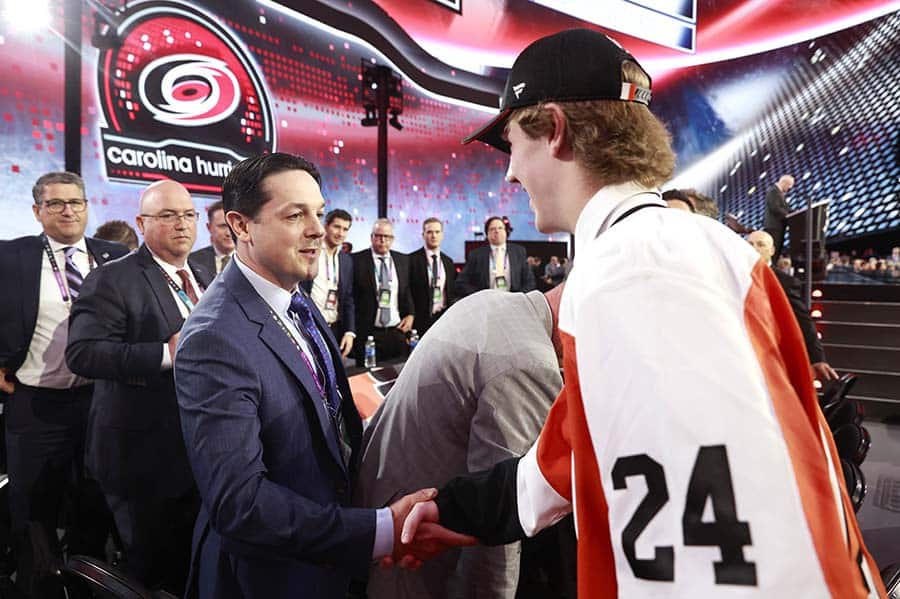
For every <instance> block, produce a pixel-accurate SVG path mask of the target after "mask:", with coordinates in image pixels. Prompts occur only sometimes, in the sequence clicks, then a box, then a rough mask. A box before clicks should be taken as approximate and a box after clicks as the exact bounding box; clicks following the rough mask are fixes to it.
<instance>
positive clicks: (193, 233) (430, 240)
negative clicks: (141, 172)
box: [0, 163, 558, 597]
mask: <svg viewBox="0 0 900 599" xmlns="http://www.w3.org/2000/svg"><path fill="white" fill-rule="evenodd" d="M296 166H297V165H295V164H293V163H291V164H290V165H289V167H290V168H288V167H285V168H286V169H287V170H289V171H290V170H291V168H294V167H296ZM300 166H304V165H303V164H301V165H300ZM275 170H278V169H277V168H276V169H275ZM300 170H301V172H306V171H304V170H303V169H300ZM251 191H252V190H251ZM33 196H34V197H33V200H34V203H33V210H34V214H35V217H36V218H37V220H38V222H39V223H40V225H41V227H42V232H41V233H40V234H39V235H33V236H27V237H22V238H19V239H15V240H10V241H2V242H0V249H2V251H0V274H2V277H3V279H4V281H9V280H18V281H20V284H18V285H15V286H10V293H7V294H4V296H3V300H2V310H3V314H4V316H5V318H4V323H5V326H4V327H3V335H2V346H0V365H2V376H0V384H2V391H3V393H4V396H5V402H4V407H5V429H4V432H5V450H6V451H5V453H6V461H7V464H8V467H7V470H8V473H9V481H10V485H9V511H10V517H11V525H12V526H11V530H12V537H11V539H10V545H11V548H12V550H13V552H12V555H14V556H15V560H16V571H17V587H18V589H19V590H20V591H21V592H22V593H23V594H24V595H25V596H34V597H43V596H48V597H50V596H54V594H58V593H59V591H60V583H59V581H58V580H57V579H55V578H54V577H52V576H49V575H48V573H50V572H52V571H53V570H54V568H53V559H54V556H56V557H58V556H59V555H61V552H62V550H63V548H65V550H66V552H67V553H68V554H85V555H89V556H95V557H97V558H106V557H108V549H109V547H107V539H108V537H109V536H110V535H113V537H112V538H113V539H114V541H115V542H114V546H115V547H116V548H117V550H118V554H119V555H120V556H121V560H120V562H121V565H122V567H123V568H125V569H126V570H127V572H128V573H129V574H131V575H133V576H134V577H135V578H136V579H137V580H139V581H141V582H143V583H144V584H146V585H147V586H148V587H150V588H164V589H169V590H170V591H172V592H175V593H179V594H180V593H181V591H183V590H184V585H185V581H186V579H187V575H188V567H189V565H190V563H191V561H190V547H191V535H192V531H193V529H194V523H195V521H196V520H197V517H198V514H201V494H200V493H199V492H198V487H197V480H196V478H195V476H196V475H195V474H194V473H192V470H191V466H190V464H189V455H188V453H187V452H186V451H185V444H184V442H183V431H182V425H183V424H184V422H183V420H182V419H183V416H181V415H180V414H179V408H178V403H177V393H176V379H175V367H174V365H175V354H176V351H177V348H178V345H179V341H180V337H181V335H182V329H183V327H184V324H185V321H186V319H187V318H188V316H190V315H191V314H192V313H193V312H194V311H195V308H196V307H197V306H198V303H199V301H200V298H202V297H204V296H205V295H207V293H212V290H213V289H215V288H214V287H211V284H212V282H213V280H214V279H216V278H218V277H220V276H221V275H222V273H225V272H227V271H228V265H229V263H230V262H231V261H232V259H233V258H234V257H235V255H236V253H235V250H236V247H237V246H238V245H239V244H240V243H241V242H240V238H239V236H237V235H233V234H232V231H233V230H234V226H233V224H232V223H229V222H227V220H226V207H225V204H224V203H223V201H217V202H214V203H212V204H210V205H209V206H208V207H207V208H206V216H207V219H206V220H207V224H206V227H207V231H208V233H209V239H210V244H209V245H208V246H206V247H203V248H202V249H199V250H196V251H192V248H193V246H194V245H195V241H196V238H197V228H198V227H197V223H198V221H199V220H200V214H199V212H198V210H197V207H196V206H195V203H194V200H193V198H192V197H191V195H190V193H189V192H188V190H187V189H186V188H185V187H184V186H182V185H181V184H179V183H177V182H175V181H170V180H166V181H159V182H156V183H153V184H151V185H149V186H148V187H147V188H146V189H144V190H143V192H142V194H141V196H140V199H139V203H138V214H137V215H136V217H135V224H136V225H137V228H138V229H139V231H140V233H141V236H142V238H143V242H142V243H140V244H139V242H138V236H137V233H136V231H135V230H134V229H133V228H132V227H131V226H130V225H129V224H128V223H127V222H125V221H109V222H107V223H104V224H102V225H101V226H99V227H97V234H96V235H95V236H94V237H88V236H86V235H85V231H86V229H87V224H88V214H89V206H88V202H87V199H86V193H85V187H84V182H83V180H82V179H81V178H80V177H79V176H78V175H76V174H74V173H68V172H51V173H47V174H45V175H43V176H42V177H40V178H39V179H38V180H37V181H36V183H35V185H34V190H33ZM313 214H314V215H315V218H316V219H318V218H319V217H320V216H321V215H320V214H318V213H316V212H315V210H313ZM352 225H353V217H352V216H351V215H350V214H349V213H348V212H347V211H345V210H342V209H333V210H331V211H329V212H328V213H327V214H326V215H324V220H323V232H322V235H321V239H320V240H319V238H316V244H315V245H316V246H317V249H318V248H320V251H318V253H317V254H316V257H315V261H316V268H315V269H310V272H315V273H316V274H315V276H313V277H311V278H305V277H304V278H302V279H300V280H299V281H298V283H299V288H300V289H302V290H303V291H304V292H305V294H306V297H307V298H308V299H309V302H310V305H312V306H314V307H315V313H316V314H317V317H320V318H321V319H322V321H323V322H324V324H325V325H326V326H327V328H328V329H329V330H330V332H331V334H332V335H333V337H334V339H335V341H336V343H337V349H338V354H339V359H338V360H337V363H342V362H343V363H345V364H348V365H349V364H350V362H344V360H342V359H347V358H351V359H355V360H356V361H357V363H358V364H359V365H362V364H363V362H364V357H363V348H364V345H365V342H366V340H367V339H368V338H369V337H370V336H371V337H372V338H373V339H374V341H375V344H376V348H377V354H378V356H379V360H380V361H384V360H392V359H401V360H402V359H403V358H405V357H406V356H407V355H408V354H409V351H410V348H409V343H408V339H409V335H410V334H411V333H412V332H413V331H416V332H417V334H418V335H419V336H420V337H422V338H423V339H424V338H425V334H426V332H428V331H429V329H431V328H432V327H433V325H435V324H436V323H437V322H438V320H439V319H440V318H441V317H442V316H443V315H444V314H445V313H446V312H447V311H448V309H449V308H450V306H452V305H453V304H454V303H456V302H457V301H458V300H461V299H462V298H464V297H466V296H469V295H473V294H477V292H478V291H480V290H485V289H493V290H496V291H506V292H526V293H527V292H530V291H532V290H534V289H535V287H536V280H538V279H537V277H535V275H534V273H533V270H532V268H531V266H530V260H526V256H525V250H524V249H523V248H522V247H521V246H518V245H516V244H513V243H508V242H507V233H508V231H507V227H508V224H507V223H505V222H504V220H503V219H501V218H499V217H491V218H489V219H488V220H487V222H486V223H485V235H486V238H487V241H488V244H487V245H485V246H484V247H482V248H478V249H476V250H474V251H472V252H471V254H470V256H469V258H468V260H467V261H466V263H465V266H464V267H463V268H462V270H461V272H457V267H456V265H455V264H454V261H453V260H452V258H451V257H450V256H449V255H447V253H446V252H444V251H442V249H441V243H442V241H443V223H442V222H441V221H440V220H439V219H437V218H428V219H426V220H425V221H424V223H423V225H422V247H420V248H419V249H418V250H416V251H414V252H411V253H410V254H404V253H400V252H397V251H394V250H393V249H392V246H393V242H394V231H393V224H392V223H391V221H390V220H388V219H378V220H377V221H375V222H374V224H373V226H372V231H371V235H370V240H371V246H370V247H369V248H366V249H364V250H361V251H357V252H355V253H352V254H351V253H348V252H347V251H346V250H347V247H346V237H347V233H348V231H349V230H350V227H351V226H352ZM251 228H252V226H251ZM101 237H102V239H101ZM257 243H260V242H257ZM268 243H272V242H271V241H269V242H268ZM557 262H558V260H557ZM106 263H110V264H106ZM101 266H104V268H100V267H101ZM276 267H277V265H276ZM270 268H275V267H272V266H270ZM551 275H552V278H553V279H554V280H556V271H553V273H548V276H547V277H542V278H546V279H547V280H548V281H549V280H550V278H551ZM225 280H227V278H223V281H225ZM506 295H508V294H506ZM516 295H518V294H516ZM207 301H208V302H209V301H212V300H207ZM532 301H536V300H532ZM540 301H541V302H543V300H542V299H541V300H540ZM7 323H8V326H6V324H7ZM548 340H549V338H548ZM547 346H548V347H550V346H549V343H548V344H547ZM550 349H551V350H552V347H551V348H550ZM247 351H248V350H247V348H246V347H244V348H242V352H243V353H242V355H247V356H252V355H255V353H247ZM551 353H552V351H551ZM181 355H182V354H179V356H181ZM183 355H189V354H187V353H185V354H183ZM526 355H527V352H526ZM186 362H187V360H186V359H185V363H186ZM208 368H209V366H207V367H205V369H208ZM313 386H314V385H313ZM341 395H343V396H349V395H350V394H349V392H348V391H347V392H342V393H341ZM551 400H552V394H550V393H547V394H544V395H543V400H542V401H545V402H549V401H551ZM347 422H353V418H348V419H347ZM351 432H352V430H351ZM535 432H536V429H535ZM358 433H359V431H356V433H354V434H355V435H356V436H357V437H358ZM358 442H359V440H358V439H356V443H355V445H354V444H353V443H350V445H353V446H357V445H358ZM73 473H74V474H73ZM61 514H64V516H63V518H62V519H60V515H61ZM207 516H208V514H207ZM58 529H65V533H66V534H65V536H64V538H63V539H62V541H61V540H60V538H59V537H58V535H57V534H56V532H57V530H58Z"/></svg>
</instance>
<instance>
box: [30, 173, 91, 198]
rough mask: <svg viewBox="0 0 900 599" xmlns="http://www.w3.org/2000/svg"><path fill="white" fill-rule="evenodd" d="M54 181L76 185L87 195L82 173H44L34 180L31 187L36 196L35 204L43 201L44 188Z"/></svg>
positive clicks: (33, 195) (32, 194)
mask: <svg viewBox="0 0 900 599" xmlns="http://www.w3.org/2000/svg"><path fill="white" fill-rule="evenodd" d="M54 183H61V184H63V185H75V186H77V187H78V189H80V190H81V195H85V193H84V179H82V178H81V176H80V175H78V174H76V173H70V172H69V171H58V172H52V173H44V174H43V175H41V176H40V177H38V180H37V181H35V182H34V187H32V188H31V197H33V198H34V203H35V204H40V203H41V196H42V195H43V194H44V188H45V187H47V186H48V185H53V184H54Z"/></svg>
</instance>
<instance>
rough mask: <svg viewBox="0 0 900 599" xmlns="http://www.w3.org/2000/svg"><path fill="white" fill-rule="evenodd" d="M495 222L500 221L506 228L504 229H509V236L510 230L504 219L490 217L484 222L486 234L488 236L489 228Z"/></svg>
mask: <svg viewBox="0 0 900 599" xmlns="http://www.w3.org/2000/svg"><path fill="white" fill-rule="evenodd" d="M495 220H499V221H500V223H501V224H502V225H503V228H504V229H507V231H506V232H507V234H508V233H509V229H508V228H507V226H506V223H505V222H504V221H503V219H502V218H500V217H499V216H489V217H487V220H486V221H484V234H485V235H487V233H488V227H490V226H491V223H492V222H494V221H495Z"/></svg>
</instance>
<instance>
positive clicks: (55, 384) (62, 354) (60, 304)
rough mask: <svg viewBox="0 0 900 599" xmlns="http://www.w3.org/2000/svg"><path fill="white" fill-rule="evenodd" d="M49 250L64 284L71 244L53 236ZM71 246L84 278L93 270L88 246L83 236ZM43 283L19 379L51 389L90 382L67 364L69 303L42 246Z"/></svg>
mask: <svg viewBox="0 0 900 599" xmlns="http://www.w3.org/2000/svg"><path fill="white" fill-rule="evenodd" d="M47 240H48V241H49V242H50V249H51V250H52V251H53V257H54V258H56V264H57V266H59V270H60V274H61V275H62V280H63V285H68V281H67V280H66V272H65V271H66V254H65V248H67V247H70V246H68V245H65V244H62V243H59V242H58V241H55V240H54V239H53V238H51V237H49V236H48V237H47ZM71 247H75V248H77V249H78V251H77V252H75V254H74V255H73V256H72V261H73V262H75V266H76V267H78V270H79V272H81V276H82V277H86V276H87V275H88V273H89V272H90V271H91V261H90V260H89V259H88V253H87V245H86V244H85V242H84V237H82V238H81V239H80V240H79V241H78V242H77V243H74V244H72V246H71ZM41 255H42V256H43V258H42V260H41V286H40V297H39V299H38V314H37V321H36V322H35V325H34V334H33V335H32V337H31V343H29V345H28V353H27V354H26V356H25V361H24V362H22V365H21V366H20V367H19V369H18V370H17V371H16V378H17V379H19V381H21V382H22V384H24V385H29V386H31V387H47V388H50V389H70V388H72V387H77V386H79V385H84V384H86V383H88V382H90V381H89V380H88V379H86V378H84V377H80V376H78V375H76V374H73V373H72V371H71V370H69V367H68V366H66V344H67V343H68V341H69V306H70V304H69V302H65V301H63V298H62V293H61V292H60V289H59V285H58V284H57V282H56V277H55V276H54V275H53V267H52V266H50V259H49V258H48V257H47V252H46V251H44V249H43V248H42V249H41Z"/></svg>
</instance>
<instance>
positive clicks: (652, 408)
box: [403, 29, 884, 599]
mask: <svg viewBox="0 0 900 599" xmlns="http://www.w3.org/2000/svg"><path fill="white" fill-rule="evenodd" d="M649 101H650V77H649V76H648V75H647V74H646V72H645V71H644V70H643V69H642V68H641V67H640V65H639V64H638V63H637V61H636V60H635V59H634V58H633V57H632V56H631V55H630V54H628V53H627V52H625V51H624V50H623V49H622V48H621V47H620V46H619V45H618V44H617V43H615V42H613V41H612V40H610V39H609V38H607V37H606V36H604V35H602V34H600V33H597V32H594V31H589V30H584V29H581V30H570V31H564V32H561V33H558V34H555V35H551V36H549V37H546V38H542V39H540V40H538V41H536V42H534V43H533V44H532V45H530V46H529V47H528V48H526V49H525V50H524V51H523V52H522V54H520V55H519V57H518V58H517V60H516V62H515V64H514V65H513V67H512V70H511V71H510V75H509V78H508V80H507V83H506V88H505V91H504V94H503V98H502V100H501V110H500V114H499V115H498V116H497V117H496V118H494V119H493V120H492V121H491V122H490V123H488V124H487V125H486V126H485V127H483V128H482V129H481V130H479V131H477V132H476V133H475V134H473V135H472V136H471V137H470V138H468V139H467V140H466V141H471V140H473V139H478V140H480V141H483V142H485V143H488V144H490V145H492V146H494V147H495V148H498V149H500V150H501V151H505V152H509V153H510V161H509V170H508V172H507V180H509V181H510V182H518V183H520V184H521V185H522V186H523V187H524V188H525V189H526V190H527V191H528V194H529V196H530V198H531V205H532V207H533V209H534V211H535V224H536V226H537V228H538V229H539V230H540V231H541V232H551V231H566V232H570V233H574V234H575V240H576V242H575V243H576V249H575V254H576V256H577V257H578V260H577V262H576V267H575V268H574V269H573V270H572V272H571V274H570V275H569V278H568V281H567V286H566V290H565V292H564V295H563V300H562V305H561V309H560V322H559V328H560V332H561V335H562V338H563V348H564V372H565V387H564V389H563V391H562V392H561V393H560V396H559V398H558V399H557V400H556V402H555V403H554V405H553V407H552V409H551V412H550V415H549V416H548V419H547V422H546V424H545V426H544V428H543V430H542V432H541V436H540V437H539V439H538V441H537V443H536V444H535V445H534V446H533V447H532V449H531V450H530V451H529V452H528V453H527V454H526V455H525V456H523V457H521V458H516V459H512V460H508V461H505V462H500V463H499V464H498V465H497V466H495V467H494V468H493V469H491V470H489V471H486V472H484V473H482V474H480V475H474V476H469V477H463V478H459V479H455V480H454V481H452V482H451V483H449V484H448V485H447V486H446V487H445V488H443V489H442V490H441V491H440V493H439V495H438V497H437V499H436V501H431V502H427V503H423V504H420V505H419V506H417V507H416V508H415V510H414V511H413V513H412V514H411V516H410V518H409V519H408V520H407V523H406V524H407V526H406V527H405V529H404V535H403V536H404V540H410V539H412V538H413V536H414V535H415V532H416V529H417V525H418V523H419V522H422V521H431V522H440V523H441V524H442V525H444V526H446V527H448V528H450V529H452V530H456V531H459V532H464V533H467V534H471V535H474V536H476V537H478V538H479V539H480V540H481V541H482V542H484V543H487V544H496V543H504V542H509V541H510V540H513V539H516V538H521V537H522V536H525V535H528V536H530V535H533V534H535V533H536V532H537V531H539V530H541V529H543V528H545V527H547V526H549V525H551V524H553V523H554V522H556V521H557V520H559V519H560V518H562V517H563V516H564V515H565V514H567V513H569V512H570V511H572V510H574V511H575V521H576V527H577V531H578V585H579V597H582V598H584V597H600V598H603V599H607V598H613V597H628V598H629V599H633V598H638V599H641V598H649V597H678V598H690V599H697V598H713V597H715V598H717V599H718V598H725V599H727V598H730V597H742V598H745V597H810V598H812V597H816V598H819V597H835V598H840V599H845V598H850V597H854V598H857V597H858V598H863V597H879V596H883V594H884V589H883V586H882V585H881V583H880V582H879V581H878V580H877V569H876V567H875V564H874V562H873V561H872V559H871V557H870V556H869V554H868V553H867V552H866V550H865V548H864V547H863V544H862V537H861V535H860V532H859V528H858V526H857V523H856V520H855V518H854V515H853V510H852V507H851V506H850V504H849V501H848V499H847V495H846V492H845V490H844V489H843V487H842V483H841V482H840V481H841V479H842V477H841V476H840V473H839V468H840V466H839V465H838V461H837V454H836V452H835V450H834V446H833V443H832V441H831V438H830V435H829V433H828V429H827V427H825V426H824V422H823V419H822V416H821V412H820V411H819V408H818V405H817V401H816V396H815V391H814V388H813V385H812V376H811V371H810V367H809V362H808V360H807V359H806V351H805V349H804V345H803V339H802V336H801V334H800V331H799V329H798V327H797V324H796V321H795V319H794V318H793V316H792V315H791V309H790V305H789V303H788V301H787V298H786V297H785V296H784V293H783V292H782V290H781V288H780V286H779V284H778V282H777V280H776V279H775V277H774V276H773V275H772V273H771V271H770V269H769V268H767V267H766V266H765V265H764V264H762V263H761V262H760V261H759V257H758V255H757V254H756V253H755V252H754V251H752V249H751V248H749V247H748V246H747V245H746V244H745V243H744V242H743V241H742V240H741V239H740V238H738V237H737V236H735V235H734V234H733V233H732V232H731V231H729V230H728V229H726V228H725V227H723V226H722V225H720V224H718V223H716V222H713V221H712V220H710V219H698V218H695V217H693V216H692V215H690V214H684V213H682V212H680V211H676V210H661V209H660V208H664V207H665V203H664V202H663V201H662V199H661V197H660V194H659V191H658V187H659V185H660V184H662V183H663V182H665V181H666V180H668V179H669V178H670V176H671V174H672V170H673V166H674V155H673V153H672V150H671V149H670V142H669V136H668V133H667V132H666V130H665V128H664V126H663V125H662V124H661V123H660V122H659V121H658V120H657V119H656V117H654V116H653V115H652V114H651V113H650V111H649V109H648V105H649ZM420 539H421V536H420ZM405 559H406V561H407V562H409V561H414V560H413V559H412V557H411V556H410V557H409V558H405Z"/></svg>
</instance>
